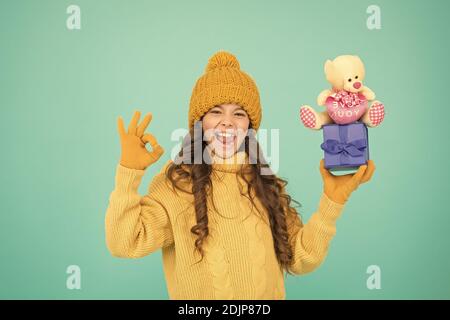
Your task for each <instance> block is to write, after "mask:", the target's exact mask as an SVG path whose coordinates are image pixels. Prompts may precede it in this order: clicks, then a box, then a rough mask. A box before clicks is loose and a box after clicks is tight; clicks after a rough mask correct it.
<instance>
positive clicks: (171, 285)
mask: <svg viewBox="0 0 450 320" xmlns="http://www.w3.org/2000/svg"><path fill="white" fill-rule="evenodd" d="M139 118H140V113H139V112H136V113H135V114H134V116H133V118H132V120H131V122H130V124H129V126H128V129H127V130H125V127H124V123H123V120H122V119H121V118H119V120H118V128H119V135H120V141H121V149H122V153H121V159H120V163H119V164H118V165H117V168H116V178H115V189H114V191H113V192H112V193H111V196H110V198H109V206H108V209H107V212H106V221H105V224H106V242H107V246H108V249H109V251H110V252H111V254H112V255H113V256H116V257H125V258H139V257H143V256H146V255H148V254H150V253H152V252H155V251H156V250H158V249H160V248H161V249H162V257H163V265H164V273H165V277H166V283H167V288H168V292H169V296H170V298H171V299H240V300H244V299H285V288H284V274H285V273H289V274H305V273H308V272H311V271H313V270H314V269H316V268H317V267H318V266H319V265H320V264H321V262H322V261H323V260H324V258H325V256H326V254H327V250H328V246H329V243H330V241H331V239H332V238H333V236H334V234H335V232H336V227H335V223H336V220H337V219H338V217H339V216H340V215H341V212H342V210H343V207H344V204H345V203H346V201H347V200H348V198H349V196H350V194H351V193H352V192H353V191H354V190H356V189H357V188H358V186H359V185H360V184H361V183H364V182H366V181H369V180H370V178H371V176H372V174H373V172H374V170H375V166H374V164H373V162H372V161H370V160H369V162H368V165H364V166H361V167H360V168H359V169H358V171H357V172H356V173H355V174H353V175H351V174H348V175H343V176H334V175H332V174H331V173H329V172H328V171H327V170H326V169H325V168H324V163H323V159H322V160H321V161H320V166H319V168H320V172H321V175H322V179H323V182H324V190H323V193H322V196H321V198H320V202H319V205H318V209H317V211H316V212H315V213H314V214H313V215H312V216H311V218H310V220H309V221H308V223H306V224H303V223H302V220H301V219H300V217H299V215H298V213H297V211H296V209H295V208H294V207H293V206H292V205H291V202H295V200H293V199H291V197H290V196H289V195H288V194H287V193H286V188H285V187H286V184H287V182H286V181H285V180H283V179H281V178H279V177H277V176H276V175H275V174H273V173H271V171H270V168H268V166H267V164H266V163H265V161H264V159H263V158H262V156H261V155H260V153H261V152H260V148H259V145H258V143H257V142H256V140H255V139H254V133H255V132H256V130H258V128H259V124H260V121H261V106H260V100H259V93H258V89H257V87H256V84H255V82H254V81H253V79H252V78H251V77H250V76H249V75H248V74H246V73H245V72H243V71H242V70H240V66H239V62H238V60H237V59H236V57H234V56H233V55H231V54H230V53H227V52H218V53H216V54H215V55H214V56H212V57H211V58H210V59H209V62H208V65H207V67H206V70H205V74H204V75H202V76H201V77H200V78H199V79H198V81H197V83H196V84H195V87H194V89H193V92H192V96H191V101H190V106H189V129H190V132H189V134H188V135H187V137H186V139H185V143H184V144H183V147H182V150H180V152H179V153H178V156H177V158H176V159H174V160H169V161H168V162H167V163H166V164H165V165H164V166H163V168H162V170H161V171H160V172H159V173H158V174H157V175H156V176H155V177H154V178H153V180H152V182H151V184H150V186H149V188H148V193H147V194H146V195H145V196H143V197H142V196H140V195H139V194H138V187H139V184H140V182H141V179H142V176H143V175H144V173H145V169H146V168H147V167H148V166H150V165H152V164H154V163H155V162H156V161H157V160H158V159H159V158H160V157H161V155H162V154H163V153H164V150H163V148H162V147H161V146H160V145H158V143H157V140H156V139H155V137H154V136H153V135H151V134H150V133H145V130H146V128H147V126H148V125H149V123H150V121H151V119H152V115H151V114H150V113H149V114H147V115H146V116H145V117H144V119H143V121H142V122H141V123H140V124H139ZM199 131H200V135H199V134H198V132H199ZM147 143H150V145H151V147H152V151H151V152H150V151H148V150H147V149H146V144H147ZM268 169H269V170H268ZM295 203H297V202H295ZM297 204H298V203H297Z"/></svg>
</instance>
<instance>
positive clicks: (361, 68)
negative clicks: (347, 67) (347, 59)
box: [353, 56, 366, 79]
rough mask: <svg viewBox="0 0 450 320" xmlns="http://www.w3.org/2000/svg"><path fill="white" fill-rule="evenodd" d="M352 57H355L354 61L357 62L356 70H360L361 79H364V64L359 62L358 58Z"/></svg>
mask: <svg viewBox="0 0 450 320" xmlns="http://www.w3.org/2000/svg"><path fill="white" fill-rule="evenodd" d="M353 57H355V59H356V61H357V63H358V68H359V69H360V70H361V72H362V74H361V77H362V78H363V79H364V77H365V75H366V70H365V67H364V63H363V62H362V60H361V58H360V57H358V56H353Z"/></svg>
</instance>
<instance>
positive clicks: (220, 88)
mask: <svg viewBox="0 0 450 320" xmlns="http://www.w3.org/2000/svg"><path fill="white" fill-rule="evenodd" d="M225 103H234V104H237V105H239V106H241V107H242V108H243V109H244V110H245V111H246V112H247V114H248V116H249V118H250V122H251V124H252V128H253V129H255V130H258V128H259V124H260V123H261V116H262V112H261V105H260V101H259V92H258V88H257V87H256V83H255V82H254V81H253V79H252V78H251V77H250V76H249V75H248V74H247V73H245V72H244V71H242V70H240V66H239V61H238V60H237V59H236V57H235V56H234V55H232V54H231V53H229V52H225V51H219V52H217V53H216V54H214V55H213V56H212V57H211V58H209V61H208V65H207V66H206V69H205V73H204V74H203V75H202V76H201V77H200V78H199V79H198V80H197V82H196V84H195V86H194V89H193V90H192V96H191V101H190V104H189V128H192V127H193V126H194V123H195V121H197V120H200V118H201V117H202V116H203V115H204V114H205V113H206V112H208V110H209V109H211V108H212V107H214V106H216V105H219V104H225Z"/></svg>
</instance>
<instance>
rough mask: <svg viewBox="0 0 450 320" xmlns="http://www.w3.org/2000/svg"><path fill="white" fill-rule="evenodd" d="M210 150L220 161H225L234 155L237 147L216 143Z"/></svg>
mask: <svg viewBox="0 0 450 320" xmlns="http://www.w3.org/2000/svg"><path fill="white" fill-rule="evenodd" d="M212 150H213V153H214V155H215V156H217V157H219V158H222V159H227V158H230V157H232V156H233V155H234V154H235V153H236V151H237V147H236V144H231V145H223V144H222V143H220V142H217V141H216V142H214V143H213V145H212Z"/></svg>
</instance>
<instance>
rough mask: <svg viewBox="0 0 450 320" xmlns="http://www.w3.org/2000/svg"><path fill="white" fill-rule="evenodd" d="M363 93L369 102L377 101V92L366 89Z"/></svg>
mask: <svg viewBox="0 0 450 320" xmlns="http://www.w3.org/2000/svg"><path fill="white" fill-rule="evenodd" d="M361 92H362V94H363V95H364V96H365V97H366V99H367V100H373V99H375V92H373V91H372V90H371V89H370V88H369V87H364V88H363V89H362V91H361Z"/></svg>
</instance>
